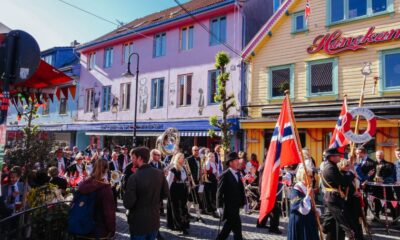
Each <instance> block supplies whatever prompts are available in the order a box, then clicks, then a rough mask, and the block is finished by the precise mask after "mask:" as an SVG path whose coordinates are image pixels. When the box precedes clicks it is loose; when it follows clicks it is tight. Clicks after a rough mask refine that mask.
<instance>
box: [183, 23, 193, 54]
mask: <svg viewBox="0 0 400 240" xmlns="http://www.w3.org/2000/svg"><path fill="white" fill-rule="evenodd" d="M193 31H194V28H193V26H189V27H184V28H182V29H181V50H189V49H192V48H193Z"/></svg>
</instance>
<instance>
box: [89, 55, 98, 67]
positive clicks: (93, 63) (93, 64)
mask: <svg viewBox="0 0 400 240" xmlns="http://www.w3.org/2000/svg"><path fill="white" fill-rule="evenodd" d="M95 67H96V52H92V53H89V60H88V68H89V70H92V69H94V68H95Z"/></svg>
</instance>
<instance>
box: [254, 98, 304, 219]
mask: <svg viewBox="0 0 400 240" xmlns="http://www.w3.org/2000/svg"><path fill="white" fill-rule="evenodd" d="M291 118H292V109H291V107H290V103H289V96H288V95H286V96H285V99H284V100H283V104H282V108H281V113H280V115H279V118H278V122H277V123H276V126H275V129H274V132H273V134H272V139H271V143H270V147H269V149H268V154H267V157H266V159H265V165H264V171H263V173H262V182H261V197H260V200H261V206H260V216H259V218H258V219H259V221H260V222H261V221H262V220H263V219H264V218H265V217H266V216H267V215H268V214H269V213H270V212H271V211H272V209H273V208H274V205H275V200H276V193H277V190H278V181H279V172H280V169H281V168H282V167H284V166H288V165H292V164H298V163H300V162H301V159H300V155H299V148H298V146H297V143H296V136H295V132H294V126H292V119H291Z"/></svg>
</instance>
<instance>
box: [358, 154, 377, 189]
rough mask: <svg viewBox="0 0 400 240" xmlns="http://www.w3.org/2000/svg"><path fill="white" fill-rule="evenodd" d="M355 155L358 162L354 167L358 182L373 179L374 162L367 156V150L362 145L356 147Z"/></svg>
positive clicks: (363, 182) (362, 182)
mask: <svg viewBox="0 0 400 240" xmlns="http://www.w3.org/2000/svg"><path fill="white" fill-rule="evenodd" d="M356 155H357V158H358V160H359V163H358V164H357V165H356V167H355V169H356V172H357V176H358V180H360V183H361V184H365V182H366V181H371V182H372V181H374V178H375V171H376V162H375V161H374V160H372V159H371V158H369V157H368V153H367V150H366V149H365V148H363V147H359V148H357V150H356Z"/></svg>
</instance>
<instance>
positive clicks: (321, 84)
mask: <svg viewBox="0 0 400 240" xmlns="http://www.w3.org/2000/svg"><path fill="white" fill-rule="evenodd" d="M307 81H308V95H311V96H312V95H331V94H337V81H338V70H337V62H336V59H324V60H317V61H312V62H309V63H308V66H307Z"/></svg>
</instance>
